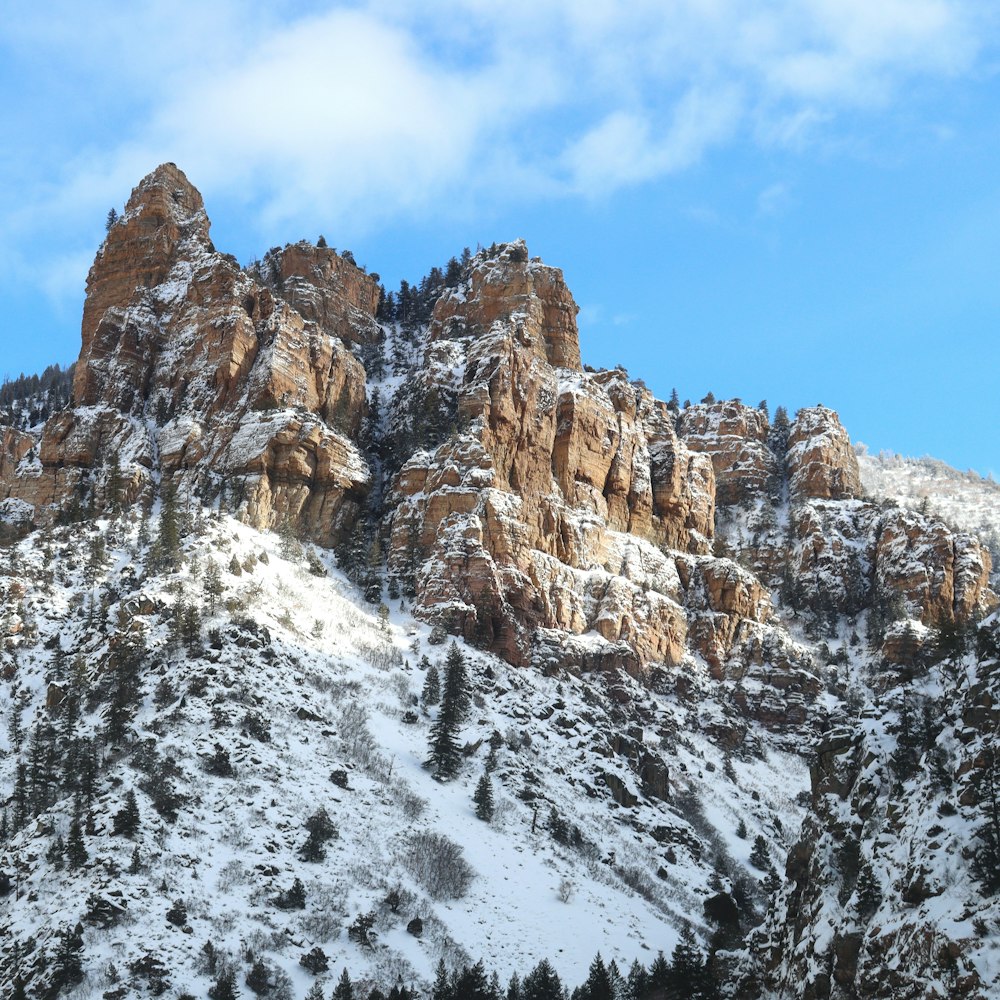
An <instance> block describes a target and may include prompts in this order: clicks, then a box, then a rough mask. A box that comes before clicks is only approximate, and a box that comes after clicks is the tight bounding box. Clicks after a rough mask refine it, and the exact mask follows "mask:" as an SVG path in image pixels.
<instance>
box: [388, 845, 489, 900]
mask: <svg viewBox="0 0 1000 1000" xmlns="http://www.w3.org/2000/svg"><path fill="white" fill-rule="evenodd" d="M408 847H409V850H408V852H407V855H406V859H405V862H404V863H405V865H406V867H407V868H408V869H409V871H410V873H411V874H412V875H413V877H414V878H415V879H416V880H417V881H418V882H419V883H420V884H421V885H422V886H423V887H424V889H426V890H427V892H429V893H430V895H431V896H432V897H433V898H434V899H461V897H462V896H464V895H465V894H466V892H468V889H469V884H470V883H471V882H472V880H473V878H475V874H476V873H475V871H474V870H473V868H472V866H471V865H470V864H469V863H468V861H466V860H465V858H464V857H462V848H461V847H459V845H458V844H456V843H455V842H454V841H453V840H449V839H448V838H447V837H446V836H445V835H444V834H442V833H434V832H432V831H430V830H422V831H421V832H419V833H415V834H414V835H413V836H412V837H410V839H409V842H408Z"/></svg>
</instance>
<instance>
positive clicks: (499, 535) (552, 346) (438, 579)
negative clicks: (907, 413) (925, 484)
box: [0, 164, 994, 725]
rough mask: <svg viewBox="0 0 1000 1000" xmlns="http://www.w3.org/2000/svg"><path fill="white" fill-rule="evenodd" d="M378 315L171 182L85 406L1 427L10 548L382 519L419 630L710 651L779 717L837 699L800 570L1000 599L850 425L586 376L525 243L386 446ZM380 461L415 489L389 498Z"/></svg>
mask: <svg viewBox="0 0 1000 1000" xmlns="http://www.w3.org/2000/svg"><path fill="white" fill-rule="evenodd" d="M379 297H380V291H379V287H378V283H377V276H376V275H369V274H366V273H365V272H364V271H363V270H361V269H359V268H358V267H356V266H355V264H354V262H353V259H352V258H351V257H350V256H349V255H346V254H345V255H339V254H337V253H336V252H335V251H334V250H332V249H329V248H327V247H318V246H313V245H311V244H308V243H297V244H294V245H289V246H286V247H285V248H284V249H280V248H275V249H273V250H271V251H269V252H268V253H267V254H266V255H265V256H264V259H263V261H262V262H261V263H259V264H255V265H253V266H251V267H249V268H246V269H241V268H240V267H239V265H238V264H237V262H236V260H235V259H234V258H232V257H230V256H228V255H225V254H220V253H218V252H216V250H215V248H214V247H213V245H212V243H211V240H210V238H209V221H208V217H207V216H206V214H205V208H204V204H203V202H202V198H201V195H200V194H199V193H198V192H197V191H196V190H195V189H194V188H193V187H192V186H191V184H190V183H189V182H188V180H187V178H186V177H185V176H184V174H183V173H182V172H181V171H180V170H179V169H178V168H177V167H176V166H174V165H173V164H165V165H163V166H161V167H159V168H157V169H156V170H155V171H153V173H151V174H150V175H149V176H148V177H146V178H144V179H143V181H142V182H141V183H140V184H139V185H138V187H137V188H136V189H135V191H134V192H133V193H132V196H131V198H130V199H129V202H128V205H127V206H126V210H125V212H124V214H123V216H122V217H121V219H120V220H119V221H118V222H117V223H116V224H115V225H114V226H112V228H111V229H110V231H109V233H108V236H107V239H106V240H105V243H104V245H103V246H102V247H101V248H100V250H99V251H98V254H97V257H96V259H95V261H94V265H93V267H92V268H91V271H90V275H89V277H88V282H87V300H86V305H85V308H84V315H83V325H82V347H81V353H80V359H79V362H78V363H77V366H76V369H75V378H74V388H73V394H74V400H73V406H71V407H70V408H68V409H64V410H62V411H60V412H58V413H56V414H55V415H54V416H53V417H52V418H51V419H50V420H49V421H48V423H47V424H46V425H45V427H44V429H43V430H42V431H41V433H40V434H38V433H37V432H35V433H25V432H22V431H19V430H14V429H12V428H0V434H2V439H0V504H3V507H2V508H0V515H2V521H3V530H2V532H0V537H2V539H4V540H9V539H10V538H12V537H17V536H18V535H19V534H23V533H24V532H26V531H28V530H30V529H31V528H32V527H33V526H35V525H44V524H48V523H51V522H52V521H53V520H55V519H57V518H60V517H64V518H70V519H72V518H73V517H74V516H76V515H77V514H78V513H81V512H84V511H86V510H88V509H102V508H105V507H108V506H110V505H111V504H112V503H121V502H124V503H126V504H128V503H132V502H136V501H140V500H141V501H143V502H149V501H150V500H151V499H152V497H153V494H154V491H155V489H156V488H157V486H156V484H157V483H158V481H161V480H162V482H164V483H166V484H171V483H172V484H173V485H174V486H175V487H177V488H178V489H179V490H181V491H182V493H183V494H184V495H191V496H197V497H200V498H201V499H203V500H214V499H216V498H219V501H220V502H221V503H224V504H226V505H227V506H229V507H230V508H232V509H235V510H237V511H238V512H239V513H240V514H241V516H243V517H244V518H246V519H247V520H248V521H249V522H251V523H253V524H254V525H257V526H260V527H265V528H273V527H276V526H279V525H285V524H287V525H288V526H289V527H291V528H292V529H293V530H296V531H297V532H298V533H300V534H301V535H303V536H305V537H308V538H311V539H313V540H315V541H318V542H320V543H322V544H324V545H336V544H338V543H339V542H341V541H343V540H345V539H347V538H351V537H354V536H357V535H358V534H359V532H360V530H361V529H360V526H359V525H358V519H359V516H360V515H361V513H362V512H365V515H366V518H367V530H368V531H369V532H373V533H375V534H376V535H379V536H380V537H381V540H383V541H385V542H387V543H388V551H389V556H388V563H389V570H390V573H391V574H392V575H394V576H396V577H397V578H398V579H400V580H402V581H403V582H404V584H405V586H406V588H408V590H409V594H408V596H412V597H413V598H414V599H415V606H416V609H417V611H418V613H420V614H421V615H424V616H425V617H427V618H428V619H431V620H433V621H436V622H439V623H441V624H442V625H444V626H445V627H446V628H447V629H449V630H451V631H453V632H455V633H459V634H462V635H464V636H465V637H467V638H469V639H472V640H474V641H476V642H479V643H481V644H483V645H484V646H488V647H490V648H492V649H493V650H495V651H497V652H499V653H500V654H501V655H503V656H504V657H506V658H507V659H508V660H510V661H511V662H513V663H517V664H527V663H537V664H540V665H542V666H546V667H548V666H558V665H569V666H573V667H577V668H581V669H590V668H605V669H619V668H621V669H626V670H629V671H631V672H633V673H636V672H639V671H641V670H642V669H643V668H644V667H645V666H647V665H649V664H661V663H663V664H668V665H676V664H678V663H680V662H681V661H682V660H685V659H686V658H689V657H690V656H691V654H697V655H698V656H699V657H701V659H702V660H703V661H704V664H705V665H706V666H707V668H708V670H709V671H710V672H711V673H712V674H713V675H714V676H715V677H716V678H719V679H728V680H732V681H734V682H736V683H739V684H741V685H742V687H741V694H740V697H739V699H737V700H738V701H740V703H741V704H742V705H743V706H744V707H745V709H746V711H747V712H748V714H751V715H755V716H756V717H757V718H759V719H761V720H763V721H766V722H767V723H768V724H773V725H779V724H781V720H782V717H784V719H785V720H786V721H789V720H790V721H791V722H792V723H793V724H798V723H799V722H801V721H802V719H803V718H804V716H805V714H806V710H805V705H806V704H807V702H808V701H809V700H810V699H812V698H814V697H816V695H817V694H818V693H819V690H820V685H819V683H818V681H817V679H816V672H815V669H814V668H813V666H812V664H811V661H810V657H809V655H808V653H807V651H806V650H805V649H804V648H803V647H801V646H798V645H797V644H796V643H795V642H793V641H792V640H791V639H790V638H789V637H788V635H787V633H785V632H784V631H783V630H782V629H781V628H780V627H778V626H777V625H776V624H775V623H774V621H773V620H772V619H773V613H772V604H773V598H772V593H771V591H772V590H773V589H775V588H776V587H777V586H779V585H780V584H782V581H783V580H784V579H785V578H787V577H791V578H793V579H794V580H795V581H797V585H798V587H799V589H800V592H801V593H800V596H801V598H802V600H803V602H804V603H805V604H806V605H807V606H810V607H813V608H817V609H827V608H833V609H835V610H837V611H839V612H846V613H849V614H856V613H858V612H860V611H862V610H863V609H865V608H867V607H869V606H871V604H872V603H873V602H874V601H876V600H878V599H883V598H884V597H885V595H887V594H889V595H896V597H897V598H899V599H901V600H902V601H904V602H908V603H909V604H910V608H909V609H908V610H909V613H910V614H911V615H912V616H914V617H916V618H920V619H922V620H923V621H924V623H925V624H940V623H948V624H950V623H954V622H964V621H966V620H968V619H970V618H971V617H973V616H975V615H976V614H977V613H979V612H981V611H982V610H984V609H986V608H988V607H990V606H991V603H992V601H993V600H994V599H993V595H992V594H991V593H990V591H989V589H988V576H989V557H988V554H987V553H986V552H985V550H984V549H982V547H981V546H979V545H978V543H977V542H976V541H975V540H974V539H973V538H971V537H970V536H966V535H956V534H955V533H953V532H951V531H950V530H949V529H948V528H947V527H945V526H944V525H942V524H939V523H937V522H932V520H931V519H929V518H927V517H926V516H924V515H919V514H916V513H907V512H903V511H900V510H883V509H882V508H879V507H878V506H876V505H875V504H873V503H870V502H867V501H863V500H861V499H859V497H860V495H861V487H860V480H859V476H858V466H857V461H856V459H855V456H854V452H853V451H852V449H851V446H850V441H849V440H848V437H847V434H846V432H845V431H844V429H843V428H842V427H841V425H840V422H839V420H838V418H837V415H836V414H835V413H834V412H833V411H831V410H827V409H825V408H823V407H814V408H810V409H805V410H802V411H800V412H799V413H798V415H797V417H796V419H795V422H794V424H793V425H792V426H791V429H790V435H789V440H788V448H787V454H785V453H782V454H777V453H776V452H775V451H774V450H772V443H771V441H770V437H769V435H770V433H771V428H770V427H769V424H768V419H767V416H766V413H765V412H764V411H763V410H759V409H753V408H751V407H747V406H744V405H743V404H742V403H740V402H739V401H738V400H730V401H724V402H720V403H713V404H699V405H697V406H693V407H689V408H687V409H686V410H685V411H684V412H683V413H681V414H677V413H675V411H673V410H671V409H670V408H669V407H668V406H667V405H666V404H664V403H663V402H662V401H660V400H658V399H656V398H655V397H654V396H653V395H652V394H651V393H650V392H649V391H648V390H647V389H646V388H645V387H644V386H643V385H642V383H639V382H632V381H630V380H629V378H628V376H627V374H626V373H625V372H624V371H621V370H615V371H597V372H595V371H591V370H586V369H584V367H583V366H582V365H581V361H580V348H579V342H578V336H577V328H576V312H577V307H576V304H575V303H574V301H573V297H572V295H571V294H570V292H569V289H568V288H567V287H566V284H565V282H564V280H563V276H562V272H561V271H559V270H558V269H557V268H553V267H548V266H546V265H544V264H542V263H541V262H540V261H539V260H537V259H534V260H532V259H530V258H529V256H528V251H527V248H526V247H525V245H524V243H523V242H516V243H511V244H501V245H500V246H499V247H497V246H495V245H494V247H491V248H490V250H488V251H482V252H480V253H479V254H478V255H477V256H476V257H474V258H472V259H471V261H470V262H469V264H468V266H467V267H466V268H465V269H464V271H463V272H462V276H461V278H460V279H459V280H456V281H452V284H451V287H448V288H445V289H444V291H443V293H442V294H440V296H439V297H438V298H437V301H436V304H434V306H433V311H432V313H431V316H430V320H429V323H427V325H426V328H421V329H420V330H419V331H417V333H416V334H415V336H416V339H415V340H414V341H413V343H414V344H419V348H420V350H421V351H422V358H421V359H420V360H419V362H417V363H410V362H406V363H405V365H409V367H405V365H404V368H403V369H402V371H405V377H404V378H403V379H402V380H401V381H402V382H403V385H402V387H400V388H399V389H397V390H396V391H395V393H394V395H392V398H391V399H390V401H389V406H390V411H389V417H388V421H387V423H388V425H389V426H388V428H387V429H386V430H385V431H380V432H379V433H381V434H383V435H384V436H383V437H382V438H380V439H379V441H377V442H375V443H373V434H374V433H375V431H373V426H374V427H375V428H376V429H377V426H378V422H377V421H374V422H366V420H365V417H366V411H367V406H368V400H367V391H366V381H367V375H366V371H365V368H364V366H363V364H362V362H361V361H360V360H359V357H366V358H371V357H373V354H374V353H377V352H378V351H379V350H381V349H382V343H383V341H384V339H385V336H386V333H385V332H384V331H383V330H382V329H381V327H380V325H379V323H378V322H376V319H375V313H376V310H377V307H378V304H379ZM390 332H391V331H390ZM403 332H404V331H402V330H401V329H396V330H395V332H394V333H393V336H394V337H396V338H397V340H398V337H399V336H401V335H402V333H403ZM410 333H413V331H412V330H411V331H410ZM396 346H398V343H397V344H396ZM399 364H404V363H403V362H400V363H399ZM393 365H394V366H395V367H396V368H397V369H398V368H399V365H398V364H397V362H396V360H394V361H393ZM396 374H397V375H398V374H400V371H399V370H397V372H396ZM382 391H385V392H387V393H389V392H391V390H389V389H386V388H385V387H383V388H382V389H380V393H381V392H382ZM428 414H430V415H432V416H433V419H431V417H429V416H428ZM383 423H386V421H383ZM362 440H363V441H364V446H362V444H361V442H362ZM776 447H783V446H776ZM386 456H392V460H391V461H390V462H388V463H387V458H386ZM373 467H374V468H375V469H376V470H378V473H379V476H382V475H384V472H385V469H386V468H389V469H390V470H391V472H392V480H391V481H389V482H381V481H378V484H377V489H376V491H375V493H374V500H373V502H372V505H371V509H368V508H369V504H368V499H369V494H370V491H371V489H372V487H373V485H375V483H376V476H375V475H373V473H372V471H371V469H372V468H373ZM786 486H787V490H786V489H785V487H786ZM786 493H787V495H788V497H789V498H790V500H791V505H790V508H789V509H788V512H787V517H786V520H787V528H786V529H785V530H783V531H781V530H779V528H778V521H777V516H776V514H775V508H774V506H773V500H774V499H775V498H781V497H782V496H784V495H785V494H786ZM717 503H718V505H719V510H720V511H721V512H722V514H721V516H720V524H722V523H723V522H725V523H729V520H730V519H731V518H732V517H733V516H736V514H738V510H737V508H740V509H742V510H744V511H757V514H756V515H754V516H756V517H758V518H759V519H760V521H761V523H760V524H759V525H758V527H756V528H754V533H753V536H752V538H751V540H750V543H749V545H743V546H742V547H741V546H739V545H732V546H730V545H729V539H726V538H722V537H719V536H717V525H716V504H717ZM765 515H766V516H765ZM783 516H785V515H783ZM768 518H769V521H768ZM765 521H767V523H765ZM367 540H370V539H366V541H367ZM720 543H722V544H720ZM726 556H737V557H738V558H739V563H738V562H737V561H734V560H733V559H731V558H726Z"/></svg>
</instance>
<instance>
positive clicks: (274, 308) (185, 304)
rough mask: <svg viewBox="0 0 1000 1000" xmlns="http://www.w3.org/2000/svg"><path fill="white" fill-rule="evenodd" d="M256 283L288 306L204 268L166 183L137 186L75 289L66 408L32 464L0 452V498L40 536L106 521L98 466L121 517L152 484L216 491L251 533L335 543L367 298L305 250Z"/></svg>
mask: <svg viewBox="0 0 1000 1000" xmlns="http://www.w3.org/2000/svg"><path fill="white" fill-rule="evenodd" d="M268 271H269V273H268V277H269V278H270V279H271V280H272V281H273V282H274V283H275V284H277V285H278V286H279V287H280V288H281V289H282V290H283V291H285V293H286V294H287V300H286V299H284V298H282V297H279V296H278V295H277V294H275V292H274V291H273V290H272V288H271V287H269V285H268V284H267V282H266V281H265V280H264V279H263V277H261V276H259V275H258V276H257V277H256V278H255V277H254V276H252V275H251V274H250V273H248V272H247V271H244V270H241V269H240V267H239V266H238V264H237V262H236V260H235V259H234V258H232V257H230V256H228V255H225V254H220V253H218V252H216V250H215V248H214V247H213V245H212V243H211V241H210V240H209V222H208V218H207V216H206V215H205V210H204V206H203V203H202V199H201V195H200V194H198V192H197V191H196V190H195V189H194V187H193V186H192V185H191V184H190V182H189V181H188V180H187V178H186V177H185V176H184V174H183V173H182V172H181V171H180V170H178V169H177V167H175V166H174V165H173V164H165V165H164V166H162V167H159V168H158V169H157V170H155V171H154V172H153V173H151V174H150V175H149V176H148V177H146V178H144V179H143V180H142V182H141V183H140V184H139V186H138V187H137V188H136V189H135V191H134V192H133V193H132V197H131V198H130V199H129V202H128V205H127V206H126V210H125V212H124V214H123V215H122V216H121V218H120V219H119V220H118V222H117V223H116V224H115V225H114V226H113V227H112V228H111V230H110V231H109V233H108V237H107V239H106V241H105V243H104V245H103V246H102V247H101V249H100V250H99V251H98V254H97V258H96V260H95V261H94V265H93V267H92V268H91V271H90V275H89V277H88V280H87V300H86V305H85V307H84V314H83V329H82V348H81V351H80V359H79V363H78V365H77V367H76V377H75V380H74V386H73V397H74V398H73V405H72V407H71V408H69V409H67V410H64V411H63V412H61V413H59V414H57V415H56V416H54V417H53V418H52V419H51V420H50V421H49V422H48V423H47V424H46V426H45V428H44V430H43V431H42V432H41V434H40V440H39V441H38V442H37V460H36V461H35V462H33V463H28V464H25V463H23V462H21V461H20V460H18V458H17V452H18V451H23V446H24V442H23V440H18V441H15V442H5V443H7V444H8V445H9V447H8V449H6V457H5V464H3V465H0V468H3V469H4V470H5V471H4V473H3V476H2V480H0V496H7V497H15V498H17V499H20V500H22V501H24V502H26V503H28V504H30V505H31V506H32V507H33V508H34V521H35V522H36V523H39V524H45V523H48V522H50V521H52V520H53V519H55V518H58V517H59V516H60V515H65V514H66V512H67V510H68V509H69V508H70V507H73V506H75V507H77V508H79V507H80V506H90V507H94V506H96V507H97V508H98V509H100V508H101V507H103V506H107V505H108V504H109V503H110V502H111V497H110V496H109V493H110V489H109V483H110V482H111V480H112V478H113V476H112V467H113V466H114V467H115V469H116V471H115V473H114V478H115V479H116V482H115V484H114V492H115V493H116V495H117V496H118V497H120V498H121V499H123V500H124V502H131V501H134V500H137V499H140V498H146V499H148V498H149V497H150V495H151V491H152V488H153V485H154V484H155V483H156V482H157V481H159V480H160V479H161V477H162V478H163V481H164V482H169V483H170V484H172V485H173V487H174V488H175V489H177V490H179V491H183V492H190V493H196V494H198V495H200V496H203V497H204V496H213V495H217V494H218V493H219V492H220V490H223V489H225V490H226V491H228V493H229V497H230V499H229V502H230V503H232V504H233V506H236V507H239V508H240V509H242V510H243V511H244V513H245V516H246V517H247V519H248V520H249V521H251V522H252V523H254V524H257V525H259V526H263V527H276V526H278V525H280V524H281V523H282V522H283V521H286V520H287V521H290V522H291V523H292V524H293V525H294V526H295V527H296V528H298V529H299V530H300V531H302V532H303V533H304V534H305V535H307V536H309V537H312V538H315V539H317V540H319V541H322V542H324V543H326V544H332V543H334V542H336V541H337V540H338V539H339V538H340V537H341V535H342V534H343V532H344V531H346V530H348V529H349V528H350V526H351V524H352V523H353V520H354V518H355V517H356V514H357V511H358V509H359V508H360V506H361V505H362V504H363V503H364V500H365V496H366V493H367V491H368V488H369V486H370V473H369V470H368V466H367V463H366V460H365V458H364V456H363V455H362V453H361V452H360V450H359V449H358V447H357V444H356V436H357V432H358V429H359V427H360V424H361V420H362V418H363V415H364V409H365V377H364V369H363V367H362V366H361V364H360V363H359V362H358V361H357V360H356V359H355V357H354V356H353V355H352V354H351V352H350V350H349V349H348V348H347V346H346V344H345V340H348V339H350V340H354V341H358V340H364V339H365V338H367V337H371V336H372V335H373V332H374V330H375V325H374V320H373V315H374V311H375V306H376V305H377V296H378V287H377V284H376V282H375V281H374V280H373V279H372V278H370V277H369V276H367V275H365V274H363V273H362V272H361V271H360V270H358V269H357V268H356V267H354V265H353V264H350V263H348V262H347V261H345V260H344V259H342V258H340V257H338V256H337V254H336V253H334V252H333V251H332V250H323V249H319V248H317V247H303V246H295V247H289V248H288V249H287V250H286V251H284V252H277V253H275V254H273V255H271V256H270V258H269V260H268ZM14 462H17V463H18V464H17V466H16V468H13V469H12V468H11V463H14Z"/></svg>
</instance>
